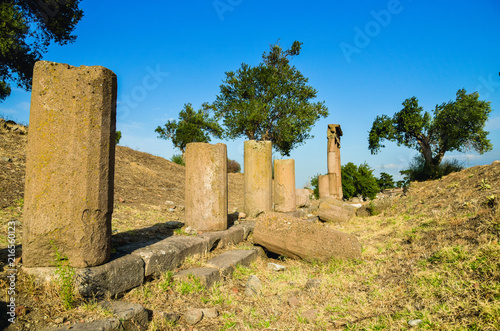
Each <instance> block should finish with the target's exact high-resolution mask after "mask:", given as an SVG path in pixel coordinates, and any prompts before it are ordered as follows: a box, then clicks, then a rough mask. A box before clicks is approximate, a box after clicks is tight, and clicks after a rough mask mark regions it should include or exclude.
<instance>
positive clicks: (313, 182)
mask: <svg viewBox="0 0 500 331" xmlns="http://www.w3.org/2000/svg"><path fill="white" fill-rule="evenodd" d="M318 180H319V174H317V175H316V176H313V178H311V187H312V189H313V195H314V197H315V198H316V199H319V182H318Z"/></svg>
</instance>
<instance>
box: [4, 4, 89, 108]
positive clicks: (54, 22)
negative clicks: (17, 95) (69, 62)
mask: <svg viewBox="0 0 500 331" xmlns="http://www.w3.org/2000/svg"><path fill="white" fill-rule="evenodd" d="M79 3H80V0H57V1H56V0H22V1H21V0H2V1H0V101H3V100H5V98H6V97H8V96H9V95H10V92H11V87H10V84H9V83H8V81H12V82H15V83H16V84H17V86H18V87H20V88H24V89H26V90H29V89H30V88H31V79H32V77H33V66H34V65H35V62H36V61H39V60H41V58H42V54H43V53H45V52H46V51H47V47H48V46H49V45H50V44H51V43H52V42H56V43H58V44H60V45H64V44H67V43H71V42H73V41H74V40H75V39H76V36H74V35H72V34H71V33H72V32H73V30H74V29H75V27H76V25H77V24H78V22H79V21H80V19H81V18H82V16H83V11H82V10H81V9H79V7H78V5H79Z"/></svg>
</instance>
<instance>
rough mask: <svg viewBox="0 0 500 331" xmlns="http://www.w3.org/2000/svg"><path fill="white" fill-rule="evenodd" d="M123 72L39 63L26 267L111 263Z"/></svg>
mask: <svg viewBox="0 0 500 331" xmlns="http://www.w3.org/2000/svg"><path fill="white" fill-rule="evenodd" d="M116 90H117V84H116V75H115V74H114V73H113V72H112V71H111V70H109V69H106V68H104V67H100V66H95V67H87V66H81V67H72V66H69V65H67V64H60V63H54V62H47V61H40V62H37V63H36V64H35V68H34V74H33V88H32V92H31V110H30V123H29V124H30V128H29V135H28V146H27V160H26V183H25V194H24V214H23V216H24V233H23V263H24V266H26V267H44V266H53V265H54V261H55V252H56V249H57V251H58V252H59V254H60V255H61V256H67V257H68V260H69V263H70V265H71V266H73V267H91V266H97V265H100V264H103V263H105V262H107V261H108V260H109V257H110V252H111V215H112V213H113V188H114V169H115V129H116V127H115V124H116Z"/></svg>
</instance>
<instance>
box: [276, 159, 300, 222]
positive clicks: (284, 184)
mask: <svg viewBox="0 0 500 331" xmlns="http://www.w3.org/2000/svg"><path fill="white" fill-rule="evenodd" d="M296 209H297V208H296V201H295V160H293V159H288V160H274V210H275V211H278V212H289V211H295V210H296Z"/></svg>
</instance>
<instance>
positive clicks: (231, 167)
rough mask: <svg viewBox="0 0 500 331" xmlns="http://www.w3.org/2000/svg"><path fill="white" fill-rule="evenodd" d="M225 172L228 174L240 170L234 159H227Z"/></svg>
mask: <svg viewBox="0 0 500 331" xmlns="http://www.w3.org/2000/svg"><path fill="white" fill-rule="evenodd" d="M227 172H228V173H230V174H237V173H240V172H241V165H240V164H239V163H238V162H236V161H235V160H230V159H227Z"/></svg>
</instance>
